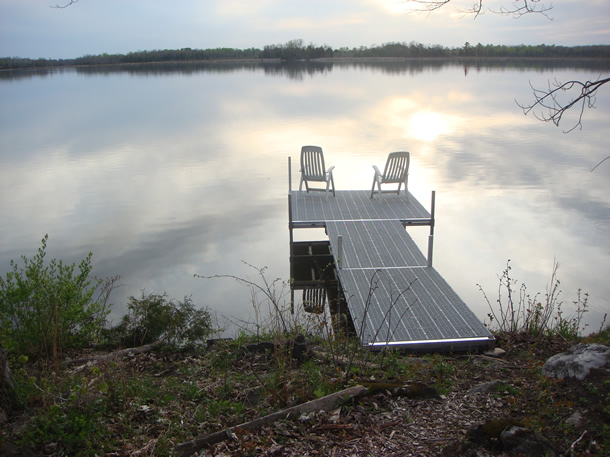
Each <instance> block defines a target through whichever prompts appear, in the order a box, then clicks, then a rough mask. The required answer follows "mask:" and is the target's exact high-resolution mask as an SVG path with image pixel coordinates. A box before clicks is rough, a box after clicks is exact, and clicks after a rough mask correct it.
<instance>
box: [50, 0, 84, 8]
mask: <svg viewBox="0 0 610 457" xmlns="http://www.w3.org/2000/svg"><path fill="white" fill-rule="evenodd" d="M75 3H78V0H70V2H69V3H66V4H65V5H59V4H58V5H55V6H53V5H51V8H59V9H63V8H67V7H68V6H70V5H74V4H75Z"/></svg>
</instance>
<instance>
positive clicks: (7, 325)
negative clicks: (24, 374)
mask: <svg viewBox="0 0 610 457" xmlns="http://www.w3.org/2000/svg"><path fill="white" fill-rule="evenodd" d="M47 240H48V235H45V237H44V238H43V239H42V247H40V248H39V249H38V254H36V255H35V256H34V257H33V258H32V259H28V258H27V257H25V256H22V257H21V258H22V260H23V267H21V268H20V267H19V265H18V264H17V262H15V261H13V260H11V263H10V265H11V268H12V271H9V272H8V273H7V274H6V278H5V279H4V278H2V277H0V341H2V344H3V345H4V347H5V348H7V349H8V350H10V351H14V352H15V353H17V354H20V355H27V356H31V357H34V358H40V359H43V360H50V359H51V358H52V359H53V360H54V361H55V363H57V361H58V357H59V355H61V353H62V352H63V351H64V350H65V349H68V348H72V347H78V346H82V345H83V344H85V343H90V342H93V341H95V340H96V339H97V337H98V336H99V335H100V332H101V330H102V329H103V327H104V325H105V323H106V316H107V315H108V312H109V309H108V308H109V306H107V300H108V297H109V294H110V291H111V290H112V287H113V284H114V282H115V281H116V280H117V279H118V277H116V278H112V279H109V280H106V281H104V280H102V279H93V278H92V277H91V276H90V275H91V270H92V266H91V258H92V254H91V253H89V255H87V257H85V258H84V259H83V260H82V261H81V262H80V264H79V265H78V270H76V264H72V265H66V264H64V263H63V262H62V261H61V260H59V261H57V260H56V259H53V260H51V261H50V262H49V263H48V265H45V255H46V248H47ZM96 292H97V293H98V295H97V296H96V297H95V298H94V296H95V295H96Z"/></svg>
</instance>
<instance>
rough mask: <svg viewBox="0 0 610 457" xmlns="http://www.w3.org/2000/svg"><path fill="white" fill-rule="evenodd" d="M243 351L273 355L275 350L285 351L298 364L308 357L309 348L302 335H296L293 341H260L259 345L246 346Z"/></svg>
mask: <svg viewBox="0 0 610 457" xmlns="http://www.w3.org/2000/svg"><path fill="white" fill-rule="evenodd" d="M244 350H245V351H246V352H250V353H257V352H269V353H271V354H275V353H276V351H277V350H287V351H289V352H290V355H291V356H292V357H293V358H294V359H295V360H297V361H299V362H304V361H305V360H307V359H308V358H309V356H310V354H309V347H308V345H307V341H306V340H305V337H304V336H303V335H297V337H296V338H295V339H294V340H290V341H276V342H272V341H261V342H260V343H252V344H247V345H246V346H245V347H244Z"/></svg>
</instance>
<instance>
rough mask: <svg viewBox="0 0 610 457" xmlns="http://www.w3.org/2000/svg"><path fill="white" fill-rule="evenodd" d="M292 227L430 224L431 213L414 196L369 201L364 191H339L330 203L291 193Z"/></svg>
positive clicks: (326, 200)
mask: <svg viewBox="0 0 610 457" xmlns="http://www.w3.org/2000/svg"><path fill="white" fill-rule="evenodd" d="M290 195H291V207H292V208H291V209H292V224H293V225H294V226H295V227H299V226H324V224H325V223H326V221H332V220H335V221H339V220H343V221H346V220H398V221H408V220H410V221H417V220H420V221H422V222H423V223H425V222H429V221H430V219H431V216H430V213H429V212H428V211H426V209H425V208H424V207H423V206H422V204H421V203H420V202H419V201H418V200H417V199H416V198H415V197H413V196H412V195H410V196H409V198H407V197H406V195H404V194H403V195H384V196H383V197H379V196H376V197H375V198H370V195H371V194H370V192H367V191H365V190H344V191H337V192H336V197H332V196H331V197H329V198H328V199H327V198H326V197H325V196H323V195H320V194H313V193H309V194H308V193H306V192H291V194H290Z"/></svg>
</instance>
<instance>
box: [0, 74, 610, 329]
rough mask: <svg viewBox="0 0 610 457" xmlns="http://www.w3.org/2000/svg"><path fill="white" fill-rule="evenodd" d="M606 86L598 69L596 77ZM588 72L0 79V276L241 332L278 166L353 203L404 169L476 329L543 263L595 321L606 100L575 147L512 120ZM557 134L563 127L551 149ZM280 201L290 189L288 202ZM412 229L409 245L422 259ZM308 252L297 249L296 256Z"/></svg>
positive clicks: (607, 218) (603, 277)
mask: <svg viewBox="0 0 610 457" xmlns="http://www.w3.org/2000/svg"><path fill="white" fill-rule="evenodd" d="M605 71H607V69H606V70H605ZM599 74H600V70H599V69H578V68H571V69H566V68H553V69H540V68H538V69H528V68H503V67H487V68H486V67H482V68H464V66H455V65H451V66H443V65H434V66H422V65H413V66H408V65H406V64H400V65H399V64H393V65H385V66H384V65H379V64H378V65H350V64H334V65H316V66H306V65H301V66H279V65H275V66H268V67H261V66H256V65H240V66H234V67H233V66H215V67H207V66H199V67H182V68H179V69H172V68H167V67H154V68H153V69H148V70H145V69H142V68H135V69H132V70H130V71H117V70H116V69H108V70H107V71H106V70H97V71H82V70H80V71H76V70H74V69H70V70H64V71H61V72H51V73H25V74H20V75H10V74H4V75H1V76H0V273H2V274H5V272H6V271H7V270H8V268H9V261H10V259H17V258H18V257H19V256H20V255H21V254H25V255H27V256H32V255H33V254H34V253H35V252H36V249H37V248H38V247H39V246H40V239H41V238H42V237H43V236H44V234H45V233H48V234H49V249H48V251H49V257H58V258H62V259H64V260H66V261H76V260H79V259H81V258H83V257H84V256H85V255H86V253H87V252H89V251H92V252H93V260H94V273H95V274H96V275H98V276H101V277H105V276H111V275H117V274H118V275H121V277H122V279H121V287H120V288H119V289H117V290H116V292H115V293H114V296H113V302H114V303H115V311H114V313H113V317H114V318H115V319H118V317H119V316H120V315H121V314H122V312H123V309H124V304H125V303H126V301H127V297H128V296H130V295H138V294H139V293H140V292H139V291H140V290H142V289H144V290H145V291H146V292H158V293H162V292H167V293H168V295H169V296H170V297H173V298H178V299H180V298H182V297H184V296H185V295H192V298H193V300H194V302H195V303H198V304H200V305H202V306H209V307H210V308H212V309H213V310H214V311H216V312H217V313H218V315H219V316H232V319H233V320H254V319H255V316H254V312H253V308H252V306H251V304H250V302H251V293H250V291H249V290H248V289H247V288H245V287H243V286H240V285H238V284H237V283H235V282H234V281H233V280H230V279H211V280H205V279H196V278H194V277H193V274H195V273H196V274H200V275H216V274H229V275H235V276H240V277H246V278H250V279H252V280H257V279H256V278H257V272H256V271H255V270H253V269H252V268H251V267H248V266H247V265H246V264H245V263H244V262H246V263H249V264H251V265H254V266H256V267H267V268H268V270H267V272H266V274H267V277H268V279H270V280H273V279H275V278H282V279H285V280H287V279H288V274H289V265H288V252H289V246H288V239H289V233H288V210H287V191H288V172H287V170H288V167H287V162H288V157H289V156H292V158H293V175H292V181H293V183H297V184H298V164H296V161H298V154H299V151H300V147H301V146H302V145H304V144H314V145H320V146H322V147H323V148H324V151H325V156H326V159H327V162H328V164H329V165H330V164H332V165H335V166H336V168H335V180H336V185H337V187H338V188H339V189H365V188H369V187H370V185H371V182H372V176H373V170H372V167H371V165H372V164H378V165H380V166H381V165H383V163H384V161H385V158H386V156H387V154H388V153H389V152H391V151H395V150H408V151H410V152H411V154H412V156H411V157H412V162H411V172H410V181H409V183H410V190H411V191H412V192H413V194H414V195H415V196H416V197H417V198H418V199H419V200H420V201H422V202H423V203H424V205H425V206H427V207H429V200H430V192H431V191H432V190H436V192H437V206H436V214H437V226H436V232H435V234H436V239H435V255H434V264H435V266H436V268H437V269H438V270H439V272H440V273H441V274H443V275H444V276H445V278H446V279H447V280H448V282H449V283H450V284H451V285H452V286H453V287H454V289H455V290H456V291H457V292H458V293H459V294H460V296H461V297H462V298H463V299H464V300H465V301H466V303H467V304H468V305H469V306H470V307H471V308H472V309H473V310H474V311H475V312H476V313H477V314H478V315H479V316H480V318H481V319H484V318H485V317H486V315H487V312H488V308H487V304H486V302H485V300H484V298H483V295H482V294H481V292H480V291H479V288H478V287H477V284H480V285H481V286H482V287H483V288H484V289H485V291H486V292H487V294H488V296H489V297H490V299H491V300H492V302H493V301H495V299H496V297H497V282H498V280H497V275H498V274H500V273H501V272H502V270H503V268H504V267H505V265H506V262H507V260H508V259H511V265H512V266H513V270H512V273H513V276H514V277H515V278H516V279H517V280H518V281H519V283H521V282H524V283H526V284H527V286H528V290H529V291H530V292H531V293H532V294H534V293H535V292H542V293H543V294H544V292H545V290H546V287H547V283H548V281H549V278H550V274H551V270H552V265H553V261H554V259H556V260H557V261H558V262H559V264H560V267H559V278H560V280H561V289H562V291H563V293H562V298H563V301H564V307H565V308H569V307H570V306H571V303H572V301H574V300H576V292H577V290H578V289H579V288H581V289H582V290H583V291H585V292H588V293H589V294H590V297H589V303H590V306H591V311H590V312H589V314H588V316H587V322H588V323H590V324H591V327H590V328H591V330H597V329H598V328H599V325H600V322H601V319H602V316H603V313H604V312H607V311H608V310H610V282H609V281H608V277H609V272H610V179H609V178H610V160H608V161H606V162H605V163H603V164H602V165H600V166H599V167H598V168H597V169H596V170H595V171H594V172H591V169H592V168H593V167H594V166H595V165H596V164H597V163H599V162H600V161H601V160H603V159H604V158H605V157H606V156H607V155H608V153H609V148H608V140H607V132H608V131H610V91H609V90H605V88H604V90H603V91H602V92H601V93H600V94H599V95H598V97H597V101H596V108H595V109H593V110H586V112H585V114H584V117H583V124H584V128H583V130H576V131H574V132H572V133H570V134H564V133H562V129H561V128H559V129H558V128H557V127H554V126H553V125H550V124H546V123H542V122H539V121H537V120H535V119H534V117H532V116H531V115H530V116H524V115H523V114H522V111H521V110H520V109H519V108H518V106H517V105H516V103H515V99H516V100H518V101H520V102H523V103H525V102H528V101H530V100H531V91H530V89H529V82H531V83H532V84H533V85H534V86H537V87H545V86H546V85H547V84H548V81H549V80H550V79H553V78H557V79H559V80H567V79H572V78H577V79H589V78H596V77H598V75H599ZM571 122H573V119H570V118H568V119H566V124H565V125H564V129H567V128H569V127H570V126H571V125H572V124H571ZM293 185H296V184H293ZM427 234H428V231H427V229H425V228H419V229H418V228H416V229H414V231H413V235H414V237H415V239H416V241H418V242H419V243H420V246H421V247H422V250H424V252H425V249H426V237H427ZM322 235H323V234H320V233H315V234H314V233H312V232H308V231H304V230H301V231H298V232H297V237H298V239H312V238H320V237H321V236H322Z"/></svg>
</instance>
